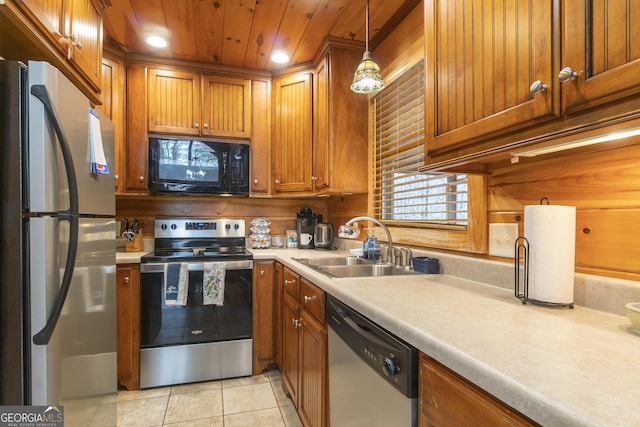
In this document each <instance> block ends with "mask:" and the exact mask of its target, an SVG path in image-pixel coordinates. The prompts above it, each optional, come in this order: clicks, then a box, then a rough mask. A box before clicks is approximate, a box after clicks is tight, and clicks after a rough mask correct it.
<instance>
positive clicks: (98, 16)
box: [1, 0, 108, 103]
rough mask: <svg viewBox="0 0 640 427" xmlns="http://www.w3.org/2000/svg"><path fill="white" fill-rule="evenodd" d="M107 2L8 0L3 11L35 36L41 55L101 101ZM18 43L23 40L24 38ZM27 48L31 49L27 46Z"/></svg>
mask: <svg viewBox="0 0 640 427" xmlns="http://www.w3.org/2000/svg"><path fill="white" fill-rule="evenodd" d="M1 3H4V2H1ZM107 4H108V3H107V2H105V1H102V0H65V1H52V0H21V1H18V0H8V1H7V2H6V3H5V4H4V6H3V10H2V13H5V14H7V16H9V19H10V20H15V21H14V22H18V23H19V24H18V30H19V31H21V32H23V33H24V35H25V36H26V37H27V38H29V39H32V40H35V43H36V44H37V49H38V50H40V51H41V53H42V57H40V55H37V56H38V59H43V60H47V61H48V62H51V63H52V64H53V65H55V66H56V67H58V68H60V69H61V71H62V72H63V73H65V74H66V75H67V77H69V79H71V80H72V81H73V82H74V83H76V84H77V85H78V86H79V87H80V89H81V90H82V91H83V92H84V93H85V94H86V95H87V96H88V97H89V98H90V99H91V101H93V102H95V103H99V102H100V87H101V84H102V81H101V79H102V77H101V76H102V10H103V9H104V8H105V7H106V5H107ZM13 36H16V35H15V34H12V35H11V37H13ZM18 43H19V44H22V43H21V41H20V40H19V41H18ZM25 50H26V51H27V52H28V49H26V47H25ZM12 56H13V55H12ZM19 56H20V55H17V56H15V58H14V59H18V57H19ZM21 59H23V60H29V59H33V56H30V57H25V58H21Z"/></svg>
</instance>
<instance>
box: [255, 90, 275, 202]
mask: <svg viewBox="0 0 640 427" xmlns="http://www.w3.org/2000/svg"><path fill="white" fill-rule="evenodd" d="M251 99H252V101H251V109H252V114H251V121H252V127H251V133H252V138H251V162H250V163H251V194H253V195H258V194H260V195H263V194H264V195H266V194H269V189H270V186H269V183H270V182H271V84H270V83H269V82H268V81H262V80H253V81H252V82H251Z"/></svg>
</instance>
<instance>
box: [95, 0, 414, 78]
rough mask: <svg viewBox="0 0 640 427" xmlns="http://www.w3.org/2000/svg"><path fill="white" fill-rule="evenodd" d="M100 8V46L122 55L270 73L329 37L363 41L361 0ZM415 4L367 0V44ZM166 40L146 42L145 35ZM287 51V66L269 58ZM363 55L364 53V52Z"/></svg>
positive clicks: (217, 0)
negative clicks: (165, 43) (165, 42)
mask: <svg viewBox="0 0 640 427" xmlns="http://www.w3.org/2000/svg"><path fill="white" fill-rule="evenodd" d="M111 3H112V5H111V7H108V8H107V9H105V11H104V45H105V48H106V49H107V50H109V49H113V50H116V51H120V52H121V53H123V54H124V55H144V56H152V57H155V58H159V59H165V60H182V61H192V62H200V63H208V64H216V65H220V66H227V67H235V68H244V69H254V70H265V71H273V70H276V69H278V68H283V67H288V66H291V65H294V64H301V63H306V62H309V61H311V60H312V59H313V57H314V55H315V54H316V52H317V51H318V50H319V49H320V47H321V46H322V44H323V42H324V40H325V38H326V37H327V36H331V37H336V38H342V39H348V40H356V41H361V42H364V40H365V0H111ZM419 3H420V1H419V0H370V4H369V13H370V16H369V19H370V24H369V37H370V46H371V47H373V46H375V44H376V42H377V41H378V40H380V39H382V38H383V37H384V35H385V34H387V33H388V32H390V31H391V30H392V28H393V27H394V26H395V25H396V24H397V23H398V22H399V21H400V20H401V19H402V18H403V17H404V16H405V15H406V14H407V13H408V12H409V11H411V10H412V9H413V8H414V7H415V6H416V5H417V4H419ZM150 33H155V34H158V35H162V36H164V37H165V38H166V39H167V40H168V46H167V47H166V48H153V47H151V46H149V45H147V44H146V43H145V41H144V40H145V38H146V35H147V34H150ZM275 49H283V50H285V51H286V52H287V53H288V54H289V55H290V57H291V62H290V63H288V64H284V65H280V64H275V63H273V62H272V61H271V60H270V59H269V57H270V55H271V51H272V50H275ZM363 50H364V49H363Z"/></svg>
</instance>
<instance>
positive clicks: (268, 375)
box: [118, 370, 302, 427]
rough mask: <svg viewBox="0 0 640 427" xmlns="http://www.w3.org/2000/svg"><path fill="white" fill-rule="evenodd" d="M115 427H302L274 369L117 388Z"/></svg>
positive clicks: (278, 373)
mask: <svg viewBox="0 0 640 427" xmlns="http://www.w3.org/2000/svg"><path fill="white" fill-rule="evenodd" d="M118 426H121V427H138V426H139V427H155V426H190V427H191V426H193V427H204V426H215V427H240V426H242V427H249V426H260V427H302V423H301V422H300V418H299V417H298V414H297V412H296V408H295V407H294V406H293V402H292V401H291V399H289V398H288V397H287V396H286V395H285V393H284V392H283V390H282V379H281V377H280V372H279V371H277V370H270V371H266V372H265V373H263V374H262V375H255V376H252V377H245V378H236V379H230V380H220V381H210V382H202V383H195V384H185V385H177V386H173V387H159V388H153V389H147V390H134V391H126V390H121V391H120V392H119V393H118Z"/></svg>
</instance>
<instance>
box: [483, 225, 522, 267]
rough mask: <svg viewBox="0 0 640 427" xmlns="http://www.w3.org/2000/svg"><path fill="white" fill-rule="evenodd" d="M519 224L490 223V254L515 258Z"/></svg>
mask: <svg viewBox="0 0 640 427" xmlns="http://www.w3.org/2000/svg"><path fill="white" fill-rule="evenodd" d="M517 238H518V224H503V223H494V224H489V255H493V256H500V257H505V258H513V256H514V254H515V242H516V239H517Z"/></svg>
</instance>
